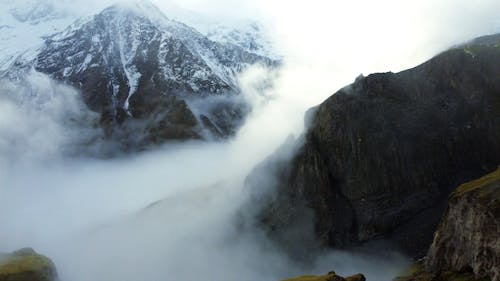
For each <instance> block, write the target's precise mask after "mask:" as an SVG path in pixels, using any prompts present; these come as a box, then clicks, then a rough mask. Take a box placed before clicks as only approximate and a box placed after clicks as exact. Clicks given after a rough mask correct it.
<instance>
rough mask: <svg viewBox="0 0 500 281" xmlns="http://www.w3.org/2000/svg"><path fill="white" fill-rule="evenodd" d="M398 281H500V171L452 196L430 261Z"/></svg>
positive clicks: (428, 255) (463, 186) (470, 184)
mask: <svg viewBox="0 0 500 281" xmlns="http://www.w3.org/2000/svg"><path fill="white" fill-rule="evenodd" d="M396 280H397V281H417V280H418V281H426V280H442V281H448V280H463V281H469V280H470V281H472V280H492V281H499V280H500V167H499V168H498V170H496V171H495V172H493V173H490V174H488V175H486V176H484V177H481V178H479V179H477V180H473V181H471V182H468V183H465V184H463V185H461V186H460V187H459V188H458V189H456V190H455V191H454V192H453V193H452V194H451V196H450V199H449V203H448V208H447V210H446V213H445V215H444V217H443V219H442V221H441V223H440V225H439V227H438V229H437V231H436V232H435V234H434V241H433V243H432V245H431V247H430V249H429V252H428V254H427V257H426V258H425V259H424V260H423V261H422V262H420V263H418V264H416V265H414V266H413V267H412V268H411V269H410V271H409V272H408V274H407V276H405V277H400V278H397V279H396Z"/></svg>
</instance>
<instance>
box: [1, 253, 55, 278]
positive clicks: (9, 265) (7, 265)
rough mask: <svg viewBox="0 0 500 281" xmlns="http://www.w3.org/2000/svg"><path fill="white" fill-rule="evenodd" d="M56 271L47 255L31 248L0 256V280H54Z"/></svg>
mask: <svg viewBox="0 0 500 281" xmlns="http://www.w3.org/2000/svg"><path fill="white" fill-rule="evenodd" d="M55 280H57V271H56V268H55V265H54V263H53V262H52V261H51V260H50V259H49V258H47V257H45V256H42V255H40V254H37V253H36V252H35V251H34V250H33V249H29V248H26V249H21V250H19V251H16V252H13V253H11V254H8V255H5V256H0V281H55Z"/></svg>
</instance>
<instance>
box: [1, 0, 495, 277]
mask: <svg viewBox="0 0 500 281" xmlns="http://www.w3.org/2000/svg"><path fill="white" fill-rule="evenodd" d="M200 1H201V0H196V1H195V0H193V1H187V2H185V3H184V4H182V3H181V2H180V1H177V5H179V6H183V8H188V9H195V8H196V7H197V5H198V4H199V3H201V2H200ZM156 2H158V4H159V6H160V7H166V6H164V5H163V4H164V3H161V2H162V1H156ZM264 2H265V3H264ZM203 3H204V4H203V5H201V6H200V7H203V6H207V5H212V6H214V7H217V6H218V5H219V6H220V7H222V8H220V9H218V11H219V13H225V12H224V10H226V11H232V10H233V9H225V8H223V7H224V3H227V1H221V2H219V1H210V3H208V2H206V1H205V2H203ZM89 5H92V4H89ZM97 5H98V4H96V7H97ZM242 5H243V4H242ZM244 5H245V6H249V7H250V6H251V7H252V8H251V9H250V8H249V9H246V10H247V11H251V13H245V12H241V15H240V16H241V17H251V16H252V15H253V14H254V13H255V14H257V13H258V14H259V16H258V17H259V19H262V20H263V22H265V23H269V24H270V26H269V27H268V29H269V30H271V31H272V35H273V36H272V37H273V38H274V39H275V41H276V44H277V48H278V50H279V51H280V53H281V54H283V56H284V61H283V66H282V67H281V69H280V70H279V71H271V72H270V71H269V70H266V69H261V68H252V69H250V70H249V71H248V72H246V73H245V74H243V75H242V76H241V78H240V82H241V85H242V88H243V95H244V96H245V97H246V98H247V99H248V100H249V101H250V103H251V104H252V105H253V106H254V109H253V111H252V112H251V113H250V116H249V118H248V120H247V122H246V123H245V125H244V126H243V127H242V128H241V129H240V131H239V132H238V133H237V135H236V137H235V138H234V139H231V140H228V141H224V142H186V143H182V144H169V145H166V146H165V147H162V148H159V149H156V150H153V151H149V152H146V153H142V154H134V155H129V156H123V157H118V158H114V159H107V160H104V159H96V158H92V157H86V156H84V155H88V154H91V155H92V153H94V154H95V153H99V151H100V149H103V148H102V147H101V145H107V144H103V143H102V140H101V132H100V130H99V129H98V127H95V126H94V125H93V124H94V123H95V122H96V120H97V116H95V114H93V113H91V112H89V111H87V110H86V109H85V108H83V107H82V103H81V101H80V100H79V97H78V93H77V92H76V91H75V90H73V89H71V88H68V87H66V86H63V85H60V84H58V83H55V82H54V81H52V80H50V79H49V78H47V77H45V76H43V75H40V74H37V73H34V74H32V76H29V77H28V78H27V80H26V81H24V82H23V83H24V84H19V83H11V82H5V81H2V84H1V86H0V229H1V231H0V232H1V234H0V235H1V239H0V252H1V251H12V250H15V249H17V248H21V247H26V246H31V247H34V248H35V249H36V250H38V251H40V252H42V253H44V254H46V255H48V256H50V257H51V258H53V259H54V261H55V263H56V264H57V266H58V270H59V273H60V275H61V278H62V280H68V281H78V280H82V281H87V280H103V281H115V280H116V281H118V280H120V281H125V280H130V281H137V280H140V281H149V280H151V281H156V280H198V279H203V280H213V281H225V280H241V281H256V280H259V281H260V280H270V281H274V280H280V279H283V278H286V277H290V276H293V275H300V274H308V273H315V274H321V273H326V272H328V271H330V270H335V271H337V272H338V273H341V274H351V273H357V272H364V273H366V275H367V276H368V280H374V281H376V280H390V277H392V276H393V275H394V274H395V273H396V272H397V271H398V270H400V269H401V268H402V267H404V266H405V265H406V262H407V261H406V259H405V258H403V257H401V256H399V255H397V254H395V253H392V252H390V251H387V249H384V250H381V249H380V248H376V250H373V249H371V250H370V251H368V252H367V251H366V250H359V251H355V252H332V253H326V254H325V255H322V256H321V257H318V260H317V262H316V263H315V264H313V265H312V266H309V267H303V266H302V265H300V264H298V263H296V262H294V261H291V260H290V259H289V258H287V257H286V255H284V254H282V253H281V252H280V251H279V250H278V249H276V248H275V247H274V246H273V244H272V243H271V242H270V241H268V240H267V239H266V238H265V237H264V235H263V234H262V233H261V232H260V231H259V230H258V229H245V232H241V229H240V228H238V226H237V225H238V224H237V223H235V218H236V217H237V216H236V214H237V212H238V211H239V210H240V207H241V205H242V204H243V202H244V201H245V200H246V194H247V192H246V191H245V190H244V187H243V186H244V183H243V181H244V178H245V177H246V176H247V175H248V173H249V172H250V171H251V170H252V169H253V167H254V166H255V165H256V164H257V163H259V162H260V161H262V160H263V159H264V158H265V157H266V156H268V155H269V154H271V153H272V152H274V151H275V150H276V149H277V148H278V147H279V146H280V145H281V144H282V143H283V142H284V141H285V140H286V138H287V137H289V135H290V134H293V135H295V136H297V135H299V134H300V133H302V132H303V130H304V120H303V119H304V112H305V111H306V110H307V109H309V108H310V107H311V106H314V105H316V104H318V103H320V102H321V101H322V100H324V99H325V98H326V97H328V96H329V95H331V94H333V93H334V92H335V91H336V90H337V89H338V88H340V87H342V86H344V85H345V84H348V83H349V82H351V81H353V80H354V78H355V77H356V76H357V75H358V74H359V73H364V74H369V73H370V72H374V71H397V70H401V69H403V68H406V67H411V66H414V65H416V64H418V63H421V62H423V61H424V60H425V59H427V58H429V57H430V56H432V55H433V54H436V53H437V52H439V51H441V50H443V49H445V48H447V47H448V46H450V45H452V44H455V43H459V41H463V40H467V39H470V38H471V37H474V36H478V35H482V34H486V33H491V32H494V31H498V27H500V23H499V22H498V19H497V15H496V13H495V12H496V11H498V10H500V7H499V5H500V4H499V3H498V1H493V0H484V1H480V2H475V3H474V6H471V5H472V3H471V2H470V1H458V2H457V1H438V2H436V1H423V2H422V1H420V2H419V3H418V4H416V3H403V2H401V1H399V2H398V1H380V2H379V1H377V2H370V1H354V2H349V3H347V2H339V1H334V2H332V1H319V0H315V1H312V2H311V1H309V2H307V3H302V2H300V3H299V2H294V1H286V2H284V1H271V2H270V1H255V2H254V1H244ZM75 7H78V5H76V4H75ZM195 10H196V9H195ZM202 10H203V9H201V8H200V9H198V11H197V12H203V11H202ZM242 10H243V9H242ZM165 12H166V13H167V15H168V10H166V11H165ZM212 13H213V12H212ZM221 18H223V17H221ZM228 18H231V17H230V16H228ZM270 78H271V80H272V87H270V88H269V87H262V85H266V86H268V85H269V79H270ZM148 206H149V207H148Z"/></svg>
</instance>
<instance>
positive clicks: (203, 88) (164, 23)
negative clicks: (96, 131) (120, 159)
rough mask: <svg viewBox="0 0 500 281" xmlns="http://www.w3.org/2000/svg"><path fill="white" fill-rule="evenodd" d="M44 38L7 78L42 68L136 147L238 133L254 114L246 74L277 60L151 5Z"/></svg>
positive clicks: (119, 8) (133, 5)
mask: <svg viewBox="0 0 500 281" xmlns="http://www.w3.org/2000/svg"><path fill="white" fill-rule="evenodd" d="M41 10H44V9H41ZM44 39H45V42H44V44H43V46H42V47H41V48H39V49H36V50H35V51H33V50H32V51H31V53H30V55H25V54H21V55H19V56H18V57H16V59H15V60H14V61H11V62H10V63H9V67H7V68H6V70H5V71H4V72H3V75H4V77H9V78H11V79H16V78H19V77H20V76H22V75H24V74H25V73H27V72H28V71H30V70H32V69H34V70H36V71H38V72H41V73H45V74H47V75H49V76H50V77H52V78H54V79H56V80H59V81H64V82H66V83H68V84H70V85H72V86H74V87H76V88H78V89H80V90H81V91H82V95H83V98H84V101H85V103H86V104H87V105H88V106H89V108H90V109H92V110H94V111H96V112H99V113H101V114H102V118H101V124H102V125H103V126H104V127H105V128H106V131H107V133H108V135H109V136H116V137H118V138H120V139H121V140H124V141H125V142H127V144H128V145H141V144H142V143H150V142H154V143H156V142H162V141H164V140H167V139H189V138H195V139H196V138H210V137H224V136H228V135H231V134H232V133H234V131H235V129H236V128H237V127H238V125H239V124H240V123H241V121H242V119H243V118H244V116H245V113H246V112H247V111H248V108H247V106H246V105H245V104H244V103H243V101H242V100H241V99H240V98H239V97H238V94H239V87H238V82H237V76H238V74H239V73H241V72H242V71H244V70H245V69H246V68H247V67H249V66H251V65H255V64H262V65H267V66H271V65H274V64H275V63H276V62H275V61H273V60H271V59H269V58H267V57H264V56H261V55H258V54H256V53H252V52H249V51H248V50H246V49H244V48H242V47H241V46H237V45H235V44H231V43H225V44H223V43H219V42H215V41H212V40H210V39H209V38H207V37H206V36H204V35H203V34H201V33H200V32H198V31H196V30H195V29H193V28H191V27H189V26H187V25H185V24H183V23H181V22H178V21H175V20H171V19H169V18H167V17H166V16H165V15H164V14H163V13H162V12H161V11H160V10H159V9H158V8H157V7H156V6H154V5H153V4H151V3H149V2H148V1H131V2H127V4H117V5H113V6H111V7H108V8H106V9H104V10H103V11H101V12H99V13H98V14H96V15H93V16H88V17H85V18H82V19H79V20H78V21H76V22H74V23H73V24H71V25H70V26H69V27H67V28H66V29H64V30H63V31H61V32H58V33H56V34H54V35H51V36H47V37H46V38H44ZM0 69H1V68H0Z"/></svg>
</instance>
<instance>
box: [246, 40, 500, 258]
mask: <svg viewBox="0 0 500 281" xmlns="http://www.w3.org/2000/svg"><path fill="white" fill-rule="evenodd" d="M499 46H500V35H497V36H493V37H489V38H488V40H481V41H480V42H479V43H478V42H471V43H468V44H467V45H463V46H461V47H456V48H453V49H451V50H448V51H446V52H444V53H442V54H440V55H438V56H436V57H435V58H433V59H431V60H430V61H428V62H426V63H424V64H422V65H420V66H417V67H415V68H413V69H409V70H406V71H403V72H400V73H379V74H373V75H370V76H368V77H359V78H358V79H356V81H355V82H354V84H352V85H350V86H347V87H345V88H343V89H341V90H340V91H338V92H337V93H336V94H334V95H333V96H331V97H330V98H329V99H328V100H326V101H325V102H324V103H323V104H321V105H320V106H319V107H318V108H317V109H316V110H315V111H314V112H313V113H312V118H311V125H310V128H309V130H308V131H307V133H306V135H305V140H304V144H303V145H302V146H301V147H300V149H299V150H298V152H297V154H296V155H295V156H294V157H293V158H292V159H291V160H290V161H288V162H286V163H284V162H283V161H282V159H281V158H280V157H271V158H270V160H269V161H268V162H267V163H265V164H263V165H262V166H261V167H260V168H257V169H256V171H255V172H254V173H253V174H252V175H251V176H250V177H249V180H248V181H247V182H248V183H249V185H250V187H249V188H252V189H266V188H265V187H269V186H272V187H273V188H274V191H275V193H274V194H272V195H271V196H269V195H268V196H267V199H268V202H267V204H266V205H265V207H264V208H263V209H262V211H261V212H260V213H259V215H258V220H259V221H260V223H261V225H263V226H264V228H265V229H266V230H267V231H268V233H269V234H270V235H271V236H272V237H277V240H278V241H280V242H282V244H286V245H284V246H285V247H286V248H288V249H291V250H292V251H294V252H296V253H297V252H298V253H299V254H300V253H301V252H302V253H308V250H307V249H308V247H309V245H307V244H308V243H306V241H310V239H309V238H308V237H310V235H312V236H313V237H314V241H316V242H318V243H320V246H327V247H344V246H349V245H353V244H358V243H362V242H365V241H369V240H373V239H378V238H387V239H391V240H392V241H394V242H395V243H396V244H397V245H399V247H401V248H402V249H403V250H404V251H405V252H406V253H409V254H411V255H413V256H415V257H417V256H419V257H421V256H423V255H425V253H426V251H427V249H428V247H429V245H430V243H431V242H432V234H433V233H434V231H435V229H436V227H437V225H438V223H439V219H440V218H441V217H442V214H443V212H444V209H445V207H446V199H447V197H448V195H449V194H450V192H451V191H452V190H453V189H454V188H455V187H456V186H458V184H460V183H463V182H466V181H469V180H471V179H473V178H477V177H478V176H480V175H483V174H485V173H486V172H490V171H493V170H494V169H495V168H496V167H497V165H498V164H499V161H500V79H498V77H500V68H499V67H498V65H500V47H499ZM266 167H273V169H274V171H273V176H274V178H273V180H272V181H266V182H263V181H259V180H255V178H258V177H259V176H260V175H261V174H262V172H264V173H265V172H266V171H269V170H271V169H269V168H266ZM261 201H263V200H261ZM308 224H309V225H312V230H311V232H312V233H307V231H306V228H300V225H305V226H306V227H307V225H308ZM290 237H293V239H290ZM291 240H292V241H291ZM298 241H300V243H298ZM301 250H302V251H301Z"/></svg>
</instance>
